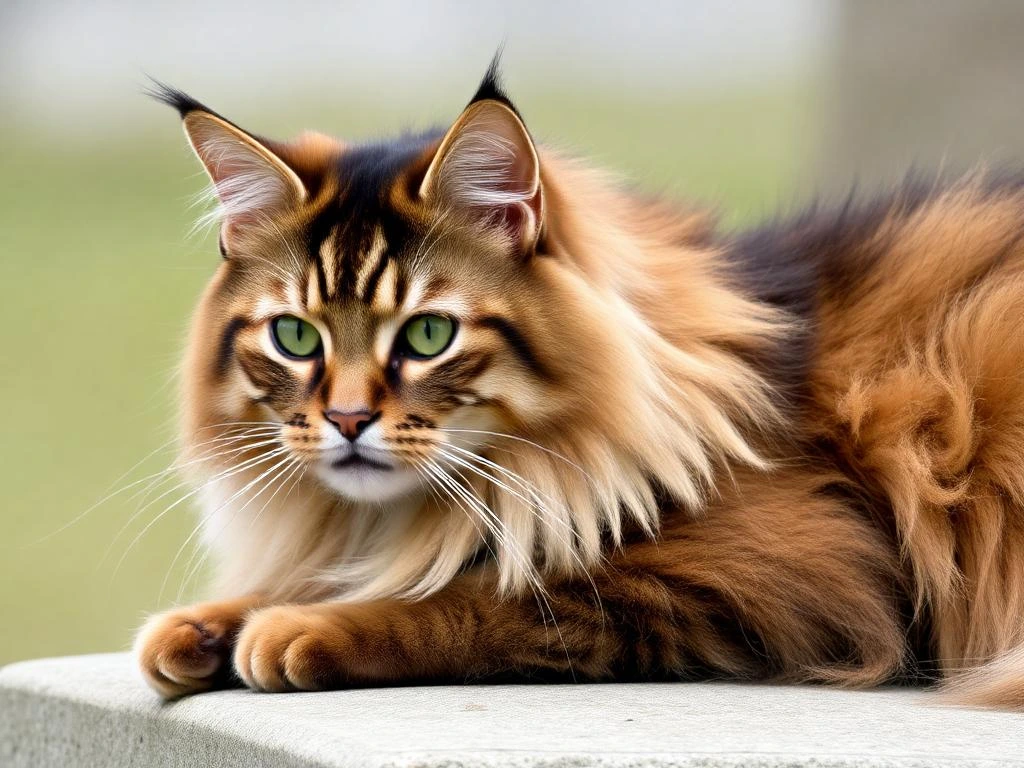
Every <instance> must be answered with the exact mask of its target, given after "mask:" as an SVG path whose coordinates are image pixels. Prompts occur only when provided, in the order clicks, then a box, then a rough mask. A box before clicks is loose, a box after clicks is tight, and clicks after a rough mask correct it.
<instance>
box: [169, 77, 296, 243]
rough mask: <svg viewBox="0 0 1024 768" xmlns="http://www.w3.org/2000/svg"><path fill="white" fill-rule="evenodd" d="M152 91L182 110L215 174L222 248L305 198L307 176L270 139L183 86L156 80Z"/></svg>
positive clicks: (194, 141)
mask: <svg viewBox="0 0 1024 768" xmlns="http://www.w3.org/2000/svg"><path fill="white" fill-rule="evenodd" d="M152 95H154V96H155V97H156V98H157V99H159V100H160V101H163V102H165V103H166V104H170V105H171V106H172V107H174V108H175V109H177V110H178V112H179V114H180V115H181V119H182V127H183V128H184V129H185V135H186V136H187V137H188V141H189V144H191V145H192V149H193V150H194V151H195V153H196V156H197V157H198V158H199V161H200V162H201V163H202V164H203V167H204V168H205V169H206V173H207V174H208V175H209V177H210V181H211V183H212V185H213V193H214V194H215V195H216V198H217V202H218V210H219V215H220V217H221V248H222V250H226V251H227V252H228V253H230V251H231V248H232V245H233V244H234V242H236V241H237V239H238V237H239V236H241V235H243V234H244V233H245V232H246V231H247V230H248V229H251V228H256V227H259V226H260V225H261V224H262V223H264V222H266V221H269V220H272V219H273V218H274V216H275V215H278V214H280V213H282V212H283V211H286V210H289V209H291V208H294V207H295V206H297V205H299V204H300V203H302V202H303V201H304V200H305V199H306V197H307V195H308V192H307V190H306V187H305V185H304V184H303V183H302V180H301V179H300V178H299V177H298V175H297V174H296V173H295V171H294V170H292V169H291V168H290V167H289V166H288V164H287V163H285V162H284V160H282V159H281V158H280V157H279V156H278V155H277V154H275V153H274V151H273V149H272V148H271V147H270V146H269V145H268V144H269V143H268V142H266V141H263V140H260V139H257V138H256V137H255V136H253V135H251V134H249V133H247V132H245V131H243V130H242V129H241V128H239V127H238V126H237V125H235V124H234V123H231V122H230V121H228V120H226V119H224V118H223V117H221V116H220V115H218V114H217V113H216V112H213V111H212V110H210V109H207V108H206V107H204V106H203V105H202V104H200V103H199V102H197V101H195V100H194V99H192V98H191V97H189V96H187V95H186V94H184V93H182V92H181V91H177V90H175V89H173V88H169V87H167V86H164V85H161V84H157V86H156V87H155V88H154V90H153V91H152Z"/></svg>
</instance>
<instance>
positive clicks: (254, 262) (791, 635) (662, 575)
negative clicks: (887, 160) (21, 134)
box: [137, 76, 1024, 706]
mask: <svg viewBox="0 0 1024 768" xmlns="http://www.w3.org/2000/svg"><path fill="white" fill-rule="evenodd" d="M162 97H163V98H164V99H165V100H167V101H169V102H170V103H172V104H174V106H176V107H177V108H178V109H179V110H180V111H181V113H182V115H183V117H184V118H185V124H186V131H187V132H188V134H189V138H190V140H191V142H192V144H193V146H194V147H195V148H196V151H197V153H198V154H199V156H200V158H201V159H202V160H203V162H204V164H205V165H206V167H207V169H208V171H209V172H210V174H211V176H212V178H213V180H214V183H215V185H216V189H217V191H218V194H219V196H220V199H221V203H222V205H223V207H224V209H225V223H224V227H223V229H222V243H223V246H224V250H225V252H226V256H227V258H226V260H225V261H224V262H223V263H222V265H221V267H220V270H219V271H218V274H217V276H216V277H215V278H214V281H213V282H212V283H211V285H210V287H209V288H208V290H207V292H206V295H205V297H204V299H203V301H202V303H201V305H200V308H199V310H198V312H197V315H196V318H195V321H194V325H193V335H192V340H191V343H190V347H189V354H188V359H187V365H186V392H185V395H186V398H185V400H186V408H185V430H184V432H185V458H186V460H187V461H191V462H193V463H192V464H191V465H189V466H191V467H192V469H193V470H194V471H195V473H196V478H197V480H198V482H199V483H201V484H203V485H204V490H203V497H204V510H205V523H204V531H205V534H206V537H207V542H208V545H209V546H210V547H211V548H212V549H213V550H214V552H215V553H216V555H217V561H218V565H219V578H220V582H219V586H218V591H219V593H220V596H221V597H222V598H223V600H224V602H214V603H209V604H204V605H201V606H196V607H193V608H187V609H181V610H177V611H172V612H170V613H168V614H163V615H161V616H158V617H156V618H155V619H154V620H152V621H151V622H150V623H149V624H148V625H147V627H146V628H145V629H144V630H143V632H142V633H141V634H140V637H139V640H138V643H137V647H138V650H139V654H140V659H141V663H142V666H143V669H144V671H145V672H146V674H147V676H148V678H149V679H150V681H151V682H152V683H153V685H154V686H155V687H156V688H157V689H158V690H160V691H161V692H162V693H163V694H165V695H168V696H174V695H180V694H183V693H188V692H192V691H197V690H203V689H206V688H209V687H212V686H214V685H217V684H221V683H224V682H226V681H228V680H230V679H231V676H232V665H233V668H234V670H235V672H236V673H237V675H238V676H239V677H240V678H241V680H242V681H244V682H245V683H246V684H248V685H250V686H252V687H255V688H260V689H266V690H289V689H295V688H299V689H316V688H324V687H334V686H344V685H353V684H358V685H365V684H377V683H389V682H396V681H414V680H431V681H436V680H472V679H480V678H493V677H499V678H505V677H527V678H540V679H566V680H572V679H575V680H607V679H629V680H636V679H666V678H667V679H692V678H699V677H707V676H715V677H721V676H725V677H739V678H744V679H785V680H825V681H832V682H838V683H846V684H857V685H868V684H875V683H880V682H884V681H888V680H894V679H900V678H903V679H906V678H911V677H919V676H923V677H942V678H950V677H953V679H954V688H953V690H954V691H956V693H957V696H958V700H959V701H962V702H967V703H980V704H988V705H996V706H1024V651H1021V650H1020V648H1021V647H1022V643H1024V333H1022V332H1021V331H1022V330H1024V243H1022V236H1024V182H1021V183H1019V182H1017V181H1014V180H992V179H988V178H983V177H981V176H979V177H978V178H974V179H968V180H964V181H960V182H956V183H953V184H945V185H944V184H938V183H936V184H933V185H923V184H907V185H906V186H905V187H903V188H902V189H900V190H899V191H897V192H895V193H893V194H892V195H891V196H889V197H887V198H885V199H882V200H880V201H878V202H876V203H874V204H872V205H857V204H852V203H851V204H850V205H848V206H846V207H845V208H843V209H840V210H836V211H816V212H813V213H810V214H807V215H806V216H804V217H801V218H797V219H795V220H792V221H788V222H778V223H775V224H773V225H771V226H770V227H767V228H764V229H760V230H757V231H754V232H752V233H750V234H747V235H743V236H739V237H726V236H720V235H718V234H717V233H716V232H715V230H714V227H713V226H712V222H711V220H710V219H709V218H708V217H706V216H704V215H703V214H700V213H693V212H687V211H680V210H676V209H673V208H672V207H671V206H669V205H668V204H666V203H663V202H657V201H651V200H645V199H641V198H639V197H637V196H635V195H632V194H630V193H626V192H623V191H622V190H621V189H619V188H618V187H617V186H616V185H615V184H613V183H610V182H609V181H608V180H607V179H606V178H605V177H603V176H601V175H600V174H597V173H595V172H593V171H591V170H589V169H587V168H585V167H583V166H581V165H580V164H578V163H574V162H569V161H566V160H564V159H561V158H559V157H558V156H555V155H549V154H547V153H544V152H541V153H540V154H537V153H536V150H535V148H534V146H533V144H532V142H531V141H530V139H529V136H528V134H527V133H526V131H525V129H524V128H523V127H522V124H521V122H520V121H519V118H518V116H517V114H516V113H515V111H514V109H512V108H511V105H510V104H508V102H507V99H506V97H505V96H504V94H502V93H501V91H500V89H498V88H497V86H496V83H495V82H494V79H493V77H490V76H489V77H488V79H487V80H486V81H485V83H484V86H483V87H482V88H481V91H480V93H479V94H478V96H477V97H476V98H475V99H474V101H473V102H472V103H471V104H470V106H469V107H467V110H466V112H464V113H463V116H462V117H460V119H459V121H458V122H457V123H456V124H455V126H453V128H452V129H451V130H450V131H449V132H448V133H447V134H444V135H443V138H442V135H440V134H439V135H437V136H432V135H427V136H423V137H407V138H405V139H402V140H400V141H398V142H396V143H394V144H390V145H389V144H384V145H377V146H372V147H358V148H351V147H344V146H343V145H341V144H339V143H336V142H333V141H332V140H329V139H326V138H324V137H320V136H315V135H314V136H306V137H303V138H302V139H300V140H299V141H297V142H295V143H293V144H290V145H282V144H276V143H272V142H266V141H262V140H261V141H257V140H256V139H254V138H252V137H251V136H249V135H248V134H244V133H243V132H241V131H240V130H239V129H237V128H236V127H234V126H232V125H231V124H229V123H227V122H226V121H223V120H222V119H221V118H219V117H217V116H216V115H214V114H213V113H211V112H209V111H208V110H206V109H205V108H204V107H202V106H201V105H199V104H198V103H196V102H193V101H191V100H190V99H188V98H187V97H184V96H183V95H182V94H178V93H176V92H171V91H165V92H164V93H163V95H162ZM281 318H285V320H283V321H282V320H281ZM295 318H300V319H298V320H296V319H295ZM424 318H427V319H426V320H424ZM282 322H283V323H284V325H279V324H280V323H282ZM282 329H283V330H282ZM311 329H312V330H311ZM282 334H284V335H282ZM289 345H291V346H289ZM410 345H411V346H410ZM423 350H426V351H423ZM359 456H362V457H363V458H358V457H359ZM325 457H326V458H325ZM986 664H987V665H988V666H985V665H986ZM965 670H975V671H974V672H969V671H968V672H967V674H961V673H963V672H965Z"/></svg>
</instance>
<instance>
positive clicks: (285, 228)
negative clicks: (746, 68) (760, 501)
mask: <svg viewBox="0 0 1024 768" xmlns="http://www.w3.org/2000/svg"><path fill="white" fill-rule="evenodd" d="M158 96H159V98H161V99H162V100H164V101H166V102H168V103H170V104H172V105H173V106H174V107H176V108H177V109H178V110H179V112H180V113H181V116H182V119H183V122H184V128H185V132H186V134H187V136H188V139H189V142H190V143H191V145H192V147H193V149H194V150H195V152H196V155H197V156H198V157H199V159H200V160H201V162H202V163H203V166H204V167H205V169H206V171H207V173H208V174H209V176H210V178H211V180H212V182H213V183H212V189H213V192H214V193H215V195H216V199H217V202H218V203H219V207H218V216H219V222H220V243H221V251H222V254H223V257H224V258H223V262H222V263H221V265H220V267H219V270H218V272H217V274H216V276H215V277H214V279H213V281H212V282H211V284H210V286H209V287H208V289H207V292H206V294H205V296H204V299H203V301H202V303H201V305H200V308H199V311H198V312H197V314H196V317H195V320H194V323H193V329H192V334H191V340H190V349H189V352H188V366H187V371H186V375H187V379H188V380H187V381H186V405H185V407H186V419H185V424H186V443H187V444H188V445H189V448H190V449H191V451H192V454H193V459H196V457H199V458H200V459H201V458H202V457H203V456H212V457H214V458H215V459H216V461H215V462H214V463H215V464H216V463H219V464H220V465H221V467H222V469H221V473H222V474H224V471H223V465H225V464H226V465H227V466H228V471H231V470H232V469H237V468H238V467H239V466H245V462H250V464H248V469H249V472H248V476H251V475H253V474H256V473H257V472H262V473H264V474H265V476H267V477H269V478H270V479H275V480H276V479H280V477H283V476H284V472H285V471H286V470H288V469H291V468H295V467H298V468H301V469H302V470H303V471H304V472H305V474H306V475H309V476H313V477H315V478H317V480H318V481H319V484H320V486H321V487H322V488H323V489H328V490H329V492H330V493H332V494H334V495H336V497H337V498H338V500H339V501H340V502H346V503H348V505H349V506H351V507H356V508H358V507H359V506H360V505H362V506H367V505H369V506H371V507H375V508H380V507H382V506H383V507H385V508H386V507H387V506H388V505H394V504H400V503H404V502H405V501H406V500H408V499H424V500H429V499H435V500H436V499H440V500H441V502H442V503H441V506H444V505H447V508H448V509H449V510H450V514H451V515H452V516H453V517H455V518H458V519H459V520H469V522H470V523H472V524H473V525H474V526H475V528H476V529H477V530H480V531H483V533H481V534H480V536H469V537H462V538H464V539H467V540H468V539H473V543H466V541H462V542H461V543H460V544H459V546H460V547H463V548H465V549H466V550H467V551H466V556H470V555H471V554H472V552H471V550H473V549H474V548H475V547H479V546H481V545H484V544H487V545H491V546H493V547H496V548H498V549H501V550H508V551H507V552H506V559H507V560H509V563H510V565H509V567H508V571H509V573H512V572H513V571H515V570H516V569H517V568H519V569H522V568H523V567H524V565H523V564H524V563H526V562H530V563H532V562H533V561H534V557H535V555H536V554H537V553H540V555H539V557H540V559H541V560H543V561H545V562H548V563H555V564H561V565H566V564H569V563H572V562H578V561H580V553H581V552H582V553H584V555H585V558H589V559H592V558H593V557H596V556H597V552H598V551H599V548H600V539H601V536H602V534H603V533H605V532H608V531H611V532H612V534H613V535H614V536H618V534H619V531H620V530H621V525H622V523H621V520H620V517H621V516H623V515H626V516H629V517H632V518H633V519H635V520H636V521H637V522H639V523H640V524H641V525H642V526H644V527H647V528H652V527H654V526H655V525H656V521H657V509H656V500H655V499H656V496H657V494H658V493H659V492H666V493H668V494H669V495H671V496H674V497H676V498H678V499H680V500H681V501H682V502H685V503H692V504H698V503H699V501H700V497H701V489H702V487H705V486H706V485H707V483H708V482H709V481H710V478H711V474H712V472H713V465H714V464H715V461H716V457H724V456H726V455H731V456H734V457H738V458H740V459H741V460H744V461H750V462H756V461H757V458H756V456H755V455H754V453H753V451H752V450H751V449H750V448H749V447H748V446H747V444H746V442H745V440H744V438H743V436H742V435H741V431H740V427H739V426H737V424H738V423H739V420H741V419H744V418H748V417H749V418H754V419H755V420H756V419H757V418H761V417H762V416H764V414H765V413H768V412H769V411H770V406H769V405H767V400H766V398H765V397H764V391H763V387H762V383H761V382H760V381H759V379H758V377H757V375H756V374H755V373H753V372H751V371H750V370H749V369H748V368H747V367H746V366H744V365H743V364H742V363H741V362H740V360H739V359H738V358H736V357H735V356H733V355H731V354H729V353H728V352H727V351H723V349H726V348H727V346H728V344H729V343H731V340H730V339H731V337H730V334H731V333H732V331H730V330H729V329H728V328H726V329H723V328H722V327H721V326H720V324H719V319H720V318H717V317H715V316H714V313H715V307H717V308H719V309H725V310H728V311H733V312H734V313H737V314H743V322H744V323H745V325H743V326H742V330H741V331H738V332H742V333H745V334H748V335H751V334H768V333H770V318H769V317H768V316H767V315H766V314H765V313H760V314H759V310H756V309H755V308H753V305H752V304H749V303H744V301H743V300H742V299H740V298H736V297H732V296H731V295H730V294H728V291H727V290H726V289H725V288H724V287H723V286H716V284H714V280H715V279H716V278H714V276H712V275H711V274H710V273H707V270H706V269H705V268H704V267H698V266H695V264H696V262H694V263H690V262H687V261H686V260H683V261H684V263H681V265H680V266H678V268H677V267H675V266H673V265H671V264H669V263H668V262H669V261H670V260H671V258H674V256H673V255H672V254H673V253H674V251H672V250H671V249H678V248H679V247H680V246H682V245H685V244H686V241H687V238H691V239H699V238H700V237H702V236H703V235H700V236H698V235H696V234H694V232H695V231H697V230H699V231H700V232H704V231H705V229H704V228H702V227H696V228H695V227H690V228H689V229H687V227H688V225H686V224H682V223H680V220H679V219H677V218H674V217H673V216H670V215H668V214H666V213H664V212H662V213H657V212H656V211H654V209H650V210H647V209H645V208H644V207H643V205H642V204H641V203H639V202H636V201H633V200H631V199H630V198H628V197H627V196H625V195H618V194H617V193H614V192H611V191H609V188H607V187H605V186H603V184H602V182H601V181H600V180H598V179H597V178H596V177H594V176H593V175H592V174H590V173H589V172H587V171H585V170H582V169H579V168H573V167H572V166H570V165H567V164H565V163H564V162H562V161H559V160H557V159H556V158H550V159H549V157H548V156H545V161H544V165H543V166H542V161H541V155H540V154H539V153H538V151H537V148H536V147H535V145H534V142H533V140H532V139H531V136H530V133H529V132H528V131H527V129H526V127H525V125H524V123H523V121H522V119H521V117H520V115H519V113H518V112H517V111H516V109H515V107H514V106H513V105H512V104H511V102H510V101H509V99H508V98H507V97H506V95H505V94H504V92H503V91H502V90H501V88H500V87H499V85H498V83H497V81H496V78H495V76H494V72H493V69H492V71H491V72H490V73H489V74H488V76H487V77H486V78H485V80H484V82H483V84H482V86H481V87H480V89H479V91H478V93H477V94H476V96H475V97H474V98H473V99H472V101H471V102H470V104H469V105H468V106H467V107H466V109H465V110H464V111H463V113H462V114H461V116H460V117H459V118H458V120H456V121H455V123H454V124H453V125H452V126H451V128H449V129H448V130H447V131H446V132H436V133H426V134H422V135H410V136H404V137H401V138H399V139H397V140H395V141H391V142H387V143H377V144H357V145H348V144H345V143H342V142H339V141H336V140H333V139H329V138H327V137H324V136H321V135H319V134H306V135H303V136H302V137H300V138H299V139H297V140H296V141H293V142H290V143H282V142H276V141H270V140H267V139H264V138H260V137H257V136H254V135H253V134H251V133H248V132H246V131H244V130H242V129H241V128H239V127H238V126H236V125H234V124H233V123H231V122H229V121H228V120H226V119H224V118H223V117H221V116H219V115H218V114H216V113H215V112H213V111H211V110H210V109H207V108H206V107H204V106H203V105H202V104H200V103H198V102H196V101H194V100H193V99H191V98H189V97H188V96H186V95H184V94H182V93H180V92H177V91H174V90H172V89H166V88H165V89H161V90H160V91H159V92H158ZM588 190H589V191H588ZM626 209H629V210H628V212H627V210H626ZM645 211H646V212H645ZM630 216H632V219H631V218H630ZM630 227H633V229H632V230H631V229H630ZM645 228H647V229H649V231H645ZM691 230H692V231H691ZM659 237H660V238H661V240H659V239H658V238H659ZM645 243H648V245H647V246H645ZM645 247H649V249H650V251H651V253H652V254H653V255H654V261H653V262H651V264H650V265H647V266H645V265H644V264H643V263H642V258H644V256H643V249H644V248H645ZM659 249H661V250H659ZM666 249H668V250H666ZM673 269H678V270H683V272H685V271H686V270H689V271H690V273H692V274H690V275H689V276H688V277H687V276H686V275H684V274H683V273H682V272H680V273H679V275H675V274H673V276H672V278H671V279H672V280H673V281H674V280H675V278H676V277H679V276H682V277H684V278H685V279H684V280H683V281H681V282H682V283H687V282H689V283H692V284H690V285H686V286H684V287H677V286H675V285H674V284H673V285H668V284H664V285H659V284H658V283H660V282H662V278H663V275H661V274H659V272H665V271H666V270H668V272H665V274H668V273H669V272H671V271H672V270H673ZM642 271H649V272H650V274H641V272H642ZM701 280H703V281H705V282H707V283H708V285H709V286H711V287H712V288H714V291H717V292H718V293H717V294H716V293H714V291H712V293H711V294H707V295H704V294H706V293H707V292H706V291H705V286H702V285H701V284H700V281H701ZM669 288H671V290H673V291H675V292H676V294H677V295H676V296H675V297H674V298H670V299H669V301H668V304H669V305H673V304H674V302H679V303H678V304H675V306H676V307H677V308H678V309H679V311H680V312H681V313H686V312H689V313H690V315H689V316H690V318H691V319H690V320H681V319H669V320H665V321H664V322H662V326H663V327H661V328H660V329H659V328H658V322H659V321H658V320H657V318H652V317H645V316H644V306H645V305H647V306H648V308H649V309H651V311H652V312H657V311H660V310H658V309H657V306H656V304H657V302H658V301H664V299H665V298H666V297H664V296H663V297H661V298H660V299H659V298H658V296H657V294H658V292H659V291H664V290H666V289H669ZM688 292H689V294H692V295H688ZM702 292H703V293H702ZM718 294H721V295H718ZM686 302H689V304H690V306H689V307H687V306H686ZM712 305H714V306H712ZM691 321H692V322H691ZM726 322H728V321H726ZM691 331H692V332H691ZM687 334H689V335H690V336H691V338H688V339H687V338H683V337H684V336H686V335H687ZM701 334H703V336H706V337H708V338H704V337H702V335H701ZM702 344H706V345H707V348H708V350H709V354H710V357H707V358H701V357H700V354H699V348H700V345H702ZM680 346H685V347H688V348H687V349H680ZM723 371H724V373H723ZM719 399H720V400H722V401H723V403H725V404H722V403H719V402H718V400H719ZM726 401H727V402H726ZM744 411H747V414H746V415H744ZM240 440H241V441H242V442H240ZM218 441H219V442H218ZM232 451H234V452H232ZM275 473H277V474H275ZM344 506H345V505H344V504H342V507H344ZM467 530H469V529H468V528H467ZM417 535H420V534H417ZM423 535H426V534H423ZM421 538H422V536H421ZM428 538H429V536H428ZM456 538H458V537H456ZM443 544H444V542H443V541H442V542H440V543H439V544H435V545H434V546H435V548H436V547H438V546H443ZM435 555H436V553H435ZM423 557H424V560H425V561H429V556H423ZM516 559H518V561H519V566H516V565H515V563H514V562H513V561H514V560H516ZM457 561H458V558H454V559H453V562H455V563H456V566H457V564H458V562H457ZM508 578H510V579H512V580H514V577H512V576H509V577H508Z"/></svg>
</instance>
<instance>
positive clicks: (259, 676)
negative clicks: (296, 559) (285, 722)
mask: <svg viewBox="0 0 1024 768" xmlns="http://www.w3.org/2000/svg"><path fill="white" fill-rule="evenodd" d="M351 646H352V643H351V636H350V634H349V633H348V632H347V631H346V630H345V628H344V627H343V626H342V625H341V624H340V622H339V621H338V620H337V617H335V616H327V615H325V614H323V613H322V612H320V611H317V610H315V609H313V608H312V607H311V606H299V605H290V606H289V605H285V606H278V607H274V608H267V609H266V610H263V611H260V612H259V613H257V614H255V615H253V616H252V617H251V618H250V619H249V621H248V622H247V623H246V625H245V628H244V629H243V630H242V633H241V634H240V635H239V637H238V643H237V645H236V647H235V673H236V674H237V675H238V676H239V677H240V678H241V679H242V680H243V681H244V682H245V684H246V685H247V686H249V687H250V688H253V689H254V690H258V691H271V692H282V691H322V690H327V689H330V688H338V687H341V686H342V685H343V684H344V682H345V679H346V675H345V674H344V665H345V663H346V661H347V660H348V659H349V658H350V657H351V651H352V647H351Z"/></svg>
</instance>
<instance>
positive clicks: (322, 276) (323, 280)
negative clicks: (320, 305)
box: [313, 248, 330, 301]
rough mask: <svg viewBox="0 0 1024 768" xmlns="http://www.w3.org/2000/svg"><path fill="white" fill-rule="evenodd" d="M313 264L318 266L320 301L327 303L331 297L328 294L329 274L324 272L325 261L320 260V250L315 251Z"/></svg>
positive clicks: (317, 280) (317, 279) (317, 282)
mask: <svg viewBox="0 0 1024 768" xmlns="http://www.w3.org/2000/svg"><path fill="white" fill-rule="evenodd" d="M313 263H314V264H316V285H317V288H318V289H319V293H320V301H327V299H329V298H330V295H329V294H328V293H327V273H326V271H324V261H323V259H321V258H320V249H319V248H317V249H315V250H314V251H313Z"/></svg>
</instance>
